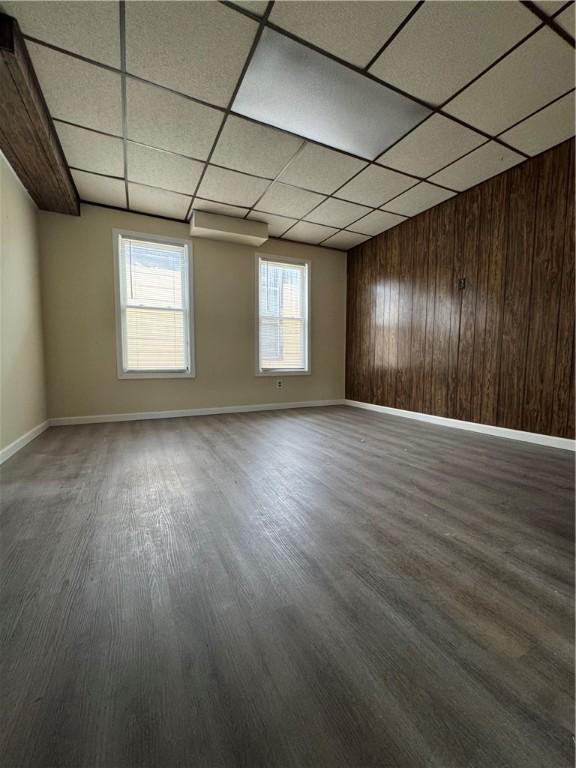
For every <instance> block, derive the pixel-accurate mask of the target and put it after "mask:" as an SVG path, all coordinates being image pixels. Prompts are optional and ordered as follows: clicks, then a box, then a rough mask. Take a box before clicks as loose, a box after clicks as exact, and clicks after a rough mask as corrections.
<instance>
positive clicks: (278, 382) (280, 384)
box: [276, 379, 284, 389]
mask: <svg viewBox="0 0 576 768" xmlns="http://www.w3.org/2000/svg"><path fill="white" fill-rule="evenodd" d="M283 387H284V382H283V381H282V379H276V389H282V388H283Z"/></svg>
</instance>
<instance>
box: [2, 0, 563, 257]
mask: <svg viewBox="0 0 576 768" xmlns="http://www.w3.org/2000/svg"><path fill="white" fill-rule="evenodd" d="M537 5H538V8H540V9H541V10H543V11H544V13H545V14H548V16H549V17H550V18H551V19H553V20H554V22H555V23H557V24H558V25H560V29H561V31H562V30H566V31H567V32H568V33H569V34H573V31H574V30H573V16H574V5H573V4H572V5H570V6H569V7H567V8H566V7H565V5H564V4H563V3H556V2H553V0H550V2H545V1H544V0H542V1H541V2H539V3H538V4H537ZM2 7H3V9H4V10H5V11H8V12H9V13H12V14H14V15H15V16H16V18H17V19H18V20H19V22H20V24H21V26H22V28H23V30H24V33H25V36H28V37H27V45H28V49H29V51H30V54H31V57H32V61H33V64H34V67H35V70H36V73H37V75H38V78H39V81H40V84H41V87H42V90H43V93H44V96H45V99H46V102H47V105H48V108H49V110H50V113H51V115H52V117H53V118H55V119H56V120H57V122H56V123H55V124H56V126H57V128H58V134H59V136H60V141H61V143H62V145H63V149H64V153H65V155H66V158H67V161H68V163H69V165H70V166H71V167H72V168H74V169H76V170H74V174H75V175H74V178H75V179H76V183H77V186H78V189H79V192H80V195H81V198H82V199H83V200H85V201H87V202H97V203H99V204H103V205H111V206H114V207H120V208H126V207H128V205H129V206H130V208H132V209H134V210H141V211H143V212H146V213H152V214H154V213H155V214H157V215H161V216H167V217H169V218H173V219H177V220H186V219H188V218H189V217H190V216H191V212H192V210H194V209H196V210H206V211H210V212H215V213H225V214H226V215H231V216H238V217H241V218H242V217H246V218H254V220H262V221H267V223H269V226H270V232H271V234H272V235H273V236H275V237H285V238H287V239H291V232H292V233H293V234H294V236H295V237H296V236H297V237H298V238H302V240H303V241H306V240H305V238H306V236H308V237H309V238H310V240H309V242H312V241H314V242H318V240H317V238H318V233H320V232H321V231H322V230H319V229H314V230H313V229H312V228H310V227H298V228H296V226H295V225H296V224H297V223H298V222H299V221H306V222H308V223H309V224H314V225H320V226H324V227H327V228H332V229H335V230H339V231H338V232H336V233H335V234H330V233H329V235H330V236H329V237H327V238H326V239H325V240H322V241H321V242H322V244H326V245H330V246H331V247H341V248H348V247H353V245H349V243H351V242H353V241H354V244H357V242H356V241H357V239H358V238H362V237H364V238H366V237H368V236H373V235H374V234H377V233H378V232H380V231H383V229H385V228H389V227H391V226H396V225H397V224H398V223H400V222H401V221H404V220H405V219H404V217H406V216H413V215H416V214H417V213H418V212H420V211H422V210H425V209H426V208H429V207H432V206H434V205H438V204H440V203H442V201H443V200H445V199H447V198H449V197H451V196H452V195H453V194H455V193H457V192H458V191H460V190H461V189H464V188H466V187H467V186H469V185H471V184H473V183H477V181H476V180H477V179H479V178H481V177H483V176H484V177H488V175H493V174H495V173H499V172H501V170H502V169H503V168H504V167H507V164H508V163H510V162H512V161H513V162H514V163H515V162H521V161H522V160H524V159H526V158H527V157H531V156H533V155H534V154H536V153H538V152H541V151H544V150H545V149H548V148H549V147H551V146H554V145H555V144H557V143H559V142H560V141H563V140H564V139H566V138H569V137H570V136H571V135H573V108H574V107H573V99H574V96H573V88H574V72H573V48H572V47H571V46H570V45H569V44H568V43H567V42H566V40H565V39H564V38H563V37H562V36H561V34H560V33H558V32H556V31H554V29H552V28H549V27H547V26H546V24H545V23H544V22H543V21H542V19H541V18H539V17H538V16H537V15H536V13H534V12H532V11H531V10H530V9H529V8H528V7H526V6H525V5H524V4H523V3H521V2H475V1H473V2H464V1H463V2H444V0H434V2H432V0H426V2H424V3H414V2H378V0H375V1H374V2H362V0H353V1H352V2H349V1H348V0H339V1H338V2H334V3H333V2H305V3H300V2H284V1H283V0H277V2H276V3H275V4H274V5H273V6H272V7H271V14H270V16H269V18H267V16H266V10H267V8H268V5H267V3H266V2H260V1H259V0H252V1H251V0H246V1H245V2H240V0H239V2H237V3H235V4H232V3H228V4H224V3H217V2H188V0H183V1H182V2H178V3H167V2H152V3H150V2H128V3H127V4H126V6H125V16H124V17H123V13H122V10H121V6H120V4H119V3H115V2H98V3H95V2H71V3H59V2H45V1H44V0H40V2H34V3H30V2H18V3H15V2H6V3H3V5H2ZM563 8H564V10H562V9H563ZM123 22H125V23H123ZM259 28H260V30H261V32H262V35H261V36H258V34H257V33H258V30H259ZM562 34H563V35H565V34H566V32H562ZM255 43H256V44H255ZM51 46H52V47H51ZM54 46H56V47H57V48H58V50H55V49H54ZM122 51H125V60H124V59H123V57H122V55H121V52H122ZM252 54H253V55H252ZM336 59H338V60H336ZM236 92H237V98H236V99H235V100H234V102H233V103H232V104H230V102H231V101H232V98H233V96H234V94H235V93H236ZM422 102H423V103H422ZM445 102H446V103H445ZM444 103H445V104H444ZM438 104H444V106H443V107H442V108H441V110H440V111H439V110H438V109H437V107H436V105H438ZM228 107H231V110H230V111H229V109H228ZM242 110H245V113H242ZM87 129H90V130H87ZM122 139H124V141H122ZM159 150H164V151H159ZM498 158H501V159H500V160H499V159H498ZM98 174H100V175H98ZM127 179H130V183H129V184H127ZM420 180H426V181H425V183H421V182H420ZM435 182H438V184H442V185H445V186H446V187H448V189H444V188H443V186H438V184H437V183H435ZM126 186H128V188H129V191H130V195H129V198H130V199H129V200H127V199H126V191H125V190H126ZM379 209H383V210H379ZM400 214H402V215H400ZM359 227H362V229H358V228H359ZM350 230H357V231H358V233H359V234H355V233H353V232H351V231H350Z"/></svg>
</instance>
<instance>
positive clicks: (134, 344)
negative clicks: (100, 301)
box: [114, 230, 194, 378]
mask: <svg viewBox="0 0 576 768" xmlns="http://www.w3.org/2000/svg"><path fill="white" fill-rule="evenodd" d="M114 250H115V261H116V288H117V345H118V375H119V376H120V377H121V378H162V377H179V376H193V375H194V365H193V349H192V341H193V334H192V313H191V310H190V296H191V290H190V286H191V276H190V243H189V242H188V241H187V240H176V239H173V238H162V239H156V238H155V237H152V236H150V235H138V234H136V233H134V232H118V231H117V230H115V231H114Z"/></svg>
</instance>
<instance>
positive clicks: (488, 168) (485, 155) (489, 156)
mask: <svg viewBox="0 0 576 768" xmlns="http://www.w3.org/2000/svg"><path fill="white" fill-rule="evenodd" d="M522 160H523V158H522V155H519V154H518V153H516V152H514V151H513V150H511V149H508V148H507V147H503V146H502V145H500V144H497V143H496V142H495V141H489V142H488V143H487V144H484V145H482V146H481V147H479V148H478V149H475V150H474V152H470V154H468V155H466V156H465V157H463V158H461V159H460V160H456V162H455V163H452V165H449V166H448V167H447V168H444V170H443V171H440V172H439V173H437V174H435V175H434V176H432V181H435V182H436V183H437V184H443V185H445V186H447V187H450V188H451V189H457V190H459V191H461V192H462V191H464V190H465V189H469V187H473V186H474V185H475V184H479V183H480V182H481V181H485V180H486V179H489V178H490V177H491V176H496V174H498V173H503V172H504V171H507V170H508V168H512V166H513V165H517V164H518V163H521V162H522Z"/></svg>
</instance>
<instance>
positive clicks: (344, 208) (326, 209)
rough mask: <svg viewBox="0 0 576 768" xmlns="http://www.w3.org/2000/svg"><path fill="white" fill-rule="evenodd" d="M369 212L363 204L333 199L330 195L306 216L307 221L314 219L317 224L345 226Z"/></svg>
mask: <svg viewBox="0 0 576 768" xmlns="http://www.w3.org/2000/svg"><path fill="white" fill-rule="evenodd" d="M369 212H370V208H366V207H365V206H363V205H357V204H356V203H346V202H344V201H343V200H335V199H334V198H333V197H331V198H330V199H329V200H325V201H324V202H323V203H322V205H319V206H318V208H316V209H315V210H313V211H312V212H311V213H309V214H308V216H306V218H307V219H308V221H314V222H316V223H317V224H328V225H331V226H334V227H346V226H347V225H348V224H350V222H352V221H355V220H356V219H359V218H360V217H361V216H365V215H366V214H367V213H369Z"/></svg>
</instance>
